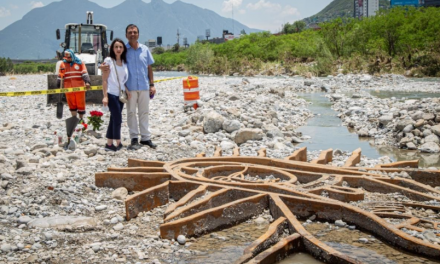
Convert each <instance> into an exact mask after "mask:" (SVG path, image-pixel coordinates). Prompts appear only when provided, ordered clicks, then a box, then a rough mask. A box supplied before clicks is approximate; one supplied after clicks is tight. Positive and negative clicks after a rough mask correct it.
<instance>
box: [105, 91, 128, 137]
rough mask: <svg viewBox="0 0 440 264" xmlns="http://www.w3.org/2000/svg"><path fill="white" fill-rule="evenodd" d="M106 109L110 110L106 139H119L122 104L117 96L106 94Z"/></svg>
mask: <svg viewBox="0 0 440 264" xmlns="http://www.w3.org/2000/svg"><path fill="white" fill-rule="evenodd" d="M108 108H109V110H110V123H109V124H108V128H107V134H106V138H108V139H115V140H119V139H121V124H122V109H123V108H124V103H121V101H119V96H116V95H113V94H108Z"/></svg>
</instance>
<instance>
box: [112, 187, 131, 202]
mask: <svg viewBox="0 0 440 264" xmlns="http://www.w3.org/2000/svg"><path fill="white" fill-rule="evenodd" d="M127 195H128V191H127V189H126V188H124V187H121V188H118V189H116V190H114V191H113V192H112V198H114V199H116V200H121V201H123V200H125V198H126V197H127Z"/></svg>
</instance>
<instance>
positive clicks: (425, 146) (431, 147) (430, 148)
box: [419, 142, 440, 153]
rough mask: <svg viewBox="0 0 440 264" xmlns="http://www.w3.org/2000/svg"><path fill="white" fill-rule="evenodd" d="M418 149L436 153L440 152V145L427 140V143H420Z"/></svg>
mask: <svg viewBox="0 0 440 264" xmlns="http://www.w3.org/2000/svg"><path fill="white" fill-rule="evenodd" d="M419 150H420V151H421V152H426V153H438V152H440V147H439V146H438V144H437V143H434V142H427V143H425V144H423V145H421V146H420V147H419Z"/></svg>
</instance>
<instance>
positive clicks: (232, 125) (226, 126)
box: [222, 120, 241, 133]
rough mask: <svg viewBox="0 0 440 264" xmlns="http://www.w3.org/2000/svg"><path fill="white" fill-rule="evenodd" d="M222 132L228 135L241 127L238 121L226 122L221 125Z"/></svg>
mask: <svg viewBox="0 0 440 264" xmlns="http://www.w3.org/2000/svg"><path fill="white" fill-rule="evenodd" d="M222 127H223V130H225V131H226V132H228V133H232V132H234V131H236V130H239V129H240V127H241V123H240V121H238V120H226V121H225V122H223V124H222Z"/></svg>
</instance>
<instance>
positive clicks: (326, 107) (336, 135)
mask: <svg viewBox="0 0 440 264" xmlns="http://www.w3.org/2000/svg"><path fill="white" fill-rule="evenodd" d="M371 93H372V94H373V93H379V94H380V95H381V96H384V97H386V96H394V97H396V98H401V97H405V98H424V97H432V95H436V96H440V94H432V93H414V94H413V93H396V92H394V93H385V92H374V91H372V92H371ZM298 97H300V98H304V99H305V100H306V101H308V102H310V103H311V104H310V105H309V107H308V108H309V109H310V110H311V111H312V112H313V113H314V114H316V116H315V117H313V118H311V119H309V120H308V122H307V125H306V126H303V127H300V128H298V129H297V131H299V132H302V133H303V135H308V136H311V139H310V140H308V141H306V142H304V143H301V144H298V146H299V147H307V149H308V150H311V151H313V150H327V149H330V148H331V149H333V150H335V149H340V150H343V151H347V152H352V151H354V150H355V149H357V148H361V149H362V155H365V156H366V157H368V158H371V159H377V158H379V157H382V156H388V157H390V158H391V159H392V160H394V161H402V160H415V159H419V166H420V167H438V168H439V167H440V155H439V154H424V153H420V152H417V151H409V150H403V149H398V148H395V147H390V146H375V145H374V144H373V139H371V138H359V137H358V135H357V134H356V133H354V132H350V130H349V129H348V128H347V127H345V126H343V125H342V122H341V120H340V119H339V118H338V117H337V112H336V111H334V110H333V109H332V108H331V106H332V104H331V102H330V100H329V99H328V98H326V97H325V93H300V94H298Z"/></svg>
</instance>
